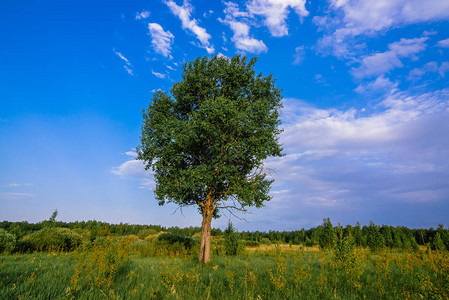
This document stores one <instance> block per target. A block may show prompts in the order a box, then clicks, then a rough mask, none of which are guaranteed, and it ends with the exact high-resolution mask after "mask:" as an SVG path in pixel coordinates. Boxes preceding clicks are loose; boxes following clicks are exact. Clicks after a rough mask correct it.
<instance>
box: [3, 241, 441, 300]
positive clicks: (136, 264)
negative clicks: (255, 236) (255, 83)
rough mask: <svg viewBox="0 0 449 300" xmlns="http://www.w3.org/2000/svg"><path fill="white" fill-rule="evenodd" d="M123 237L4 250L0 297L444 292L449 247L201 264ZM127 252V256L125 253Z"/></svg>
mask: <svg viewBox="0 0 449 300" xmlns="http://www.w3.org/2000/svg"><path fill="white" fill-rule="evenodd" d="M127 245H128V244H127V243H126V241H125V242H123V241H119V240H114V241H112V240H111V241H108V242H103V243H102V244H101V245H93V246H91V247H88V248H84V249H80V250H79V251H77V252H72V253H63V252H53V253H34V254H16V255H4V256H0V299H71V298H75V299H163V298H164V299H165V298H168V299H301V298H304V299H336V298H343V299H361V298H367V299H379V298H383V299H447V298H448V297H449V255H448V252H447V251H445V252H436V251H428V252H426V251H416V252H408V251H402V250H386V251H383V252H380V253H376V254H372V253H371V252H370V251H369V250H366V249H363V248H356V249H355V250H354V252H353V253H352V254H351V255H350V256H349V257H347V258H346V261H344V262H342V261H340V260H337V259H336V258H335V255H334V253H333V252H332V251H320V250H319V249H318V248H314V247H311V248H307V247H301V246H290V245H280V246H275V245H262V246H260V247H258V248H254V247H252V248H247V250H246V251H245V252H244V253H243V254H242V255H241V256H237V257H235V256H234V257H233V256H217V255H215V256H214V257H213V258H212V262H211V263H210V264H207V265H201V264H199V263H198V262H197V259H196V257H195V256H193V255H189V254H187V253H183V254H182V253H180V254H178V255H171V256H170V257H169V256H164V255H157V256H151V257H147V256H145V255H141V254H140V253H138V252H136V250H134V251H131V250H130V248H129V247H127ZM128 253H130V256H129V257H128Z"/></svg>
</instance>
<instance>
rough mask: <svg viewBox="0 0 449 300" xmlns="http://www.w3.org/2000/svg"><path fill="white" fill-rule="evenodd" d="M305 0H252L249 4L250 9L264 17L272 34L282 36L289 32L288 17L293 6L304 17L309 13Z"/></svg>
mask: <svg viewBox="0 0 449 300" xmlns="http://www.w3.org/2000/svg"><path fill="white" fill-rule="evenodd" d="M305 4H306V1H305V0H252V1H251V2H250V3H248V4H247V8H248V11H249V12H250V13H251V14H253V15H260V16H262V17H263V18H264V25H265V26H267V27H268V29H269V30H270V33H271V35H272V36H275V37H281V36H285V35H287V34H288V27H287V24H286V19H287V17H288V14H289V12H290V8H292V9H293V10H294V11H295V12H296V14H297V15H298V16H299V17H300V18H301V19H302V18H303V17H306V16H308V15H309V12H308V11H307V10H306V8H305Z"/></svg>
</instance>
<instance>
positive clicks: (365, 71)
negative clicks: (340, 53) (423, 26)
mask: <svg viewBox="0 0 449 300" xmlns="http://www.w3.org/2000/svg"><path fill="white" fill-rule="evenodd" d="M427 39H428V38H427V37H421V38H414V39H401V40H400V41H399V42H394V43H391V44H389V45H388V49H389V50H388V51H386V52H379V53H376V54H372V55H368V56H365V57H363V58H362V60H361V62H360V66H359V67H356V68H353V69H352V74H353V75H354V76H355V77H358V78H364V77H371V76H376V75H380V74H384V73H387V72H389V71H391V70H393V69H395V68H399V67H402V66H403V63H402V60H401V59H402V58H412V59H416V54H417V53H419V52H422V51H423V50H424V49H425V48H426V46H427V45H426V43H425V41H426V40H427Z"/></svg>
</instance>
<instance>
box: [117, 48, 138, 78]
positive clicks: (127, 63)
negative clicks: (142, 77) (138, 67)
mask: <svg viewBox="0 0 449 300" xmlns="http://www.w3.org/2000/svg"><path fill="white" fill-rule="evenodd" d="M113 51H114V53H115V54H116V55H117V56H118V57H120V59H121V60H122V61H124V62H125V65H124V66H123V68H124V69H125V70H126V72H127V73H128V74H129V75H131V76H134V70H133V68H134V66H133V65H132V64H131V62H130V61H129V60H128V59H127V58H126V57H125V56H124V55H123V54H122V53H120V52H118V51H116V50H115V49H113Z"/></svg>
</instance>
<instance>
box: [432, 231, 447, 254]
mask: <svg viewBox="0 0 449 300" xmlns="http://www.w3.org/2000/svg"><path fill="white" fill-rule="evenodd" d="M432 249H434V250H439V251H443V250H445V249H446V247H445V246H444V243H443V239H442V238H441V234H440V233H439V232H437V233H436V234H435V237H434V238H433V242H432Z"/></svg>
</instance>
